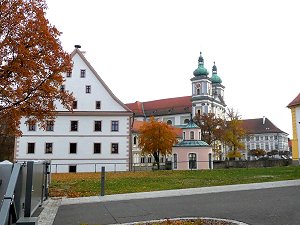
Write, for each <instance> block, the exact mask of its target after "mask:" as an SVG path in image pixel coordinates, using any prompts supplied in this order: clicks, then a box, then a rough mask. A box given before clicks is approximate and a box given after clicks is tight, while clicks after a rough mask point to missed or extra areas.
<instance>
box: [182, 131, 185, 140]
mask: <svg viewBox="0 0 300 225" xmlns="http://www.w3.org/2000/svg"><path fill="white" fill-rule="evenodd" d="M182 135H183V140H185V132H183V133H182Z"/></svg>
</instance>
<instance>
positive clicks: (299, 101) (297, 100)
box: [287, 93, 300, 108]
mask: <svg viewBox="0 0 300 225" xmlns="http://www.w3.org/2000/svg"><path fill="white" fill-rule="evenodd" d="M297 105H300V93H299V94H298V96H297V97H296V98H295V99H294V100H293V101H292V102H291V103H290V104H288V106H287V107H289V108H291V107H292V106H297Z"/></svg>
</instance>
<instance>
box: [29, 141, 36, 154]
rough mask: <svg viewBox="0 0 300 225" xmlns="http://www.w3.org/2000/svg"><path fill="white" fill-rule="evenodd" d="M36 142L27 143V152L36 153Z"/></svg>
mask: <svg viewBox="0 0 300 225" xmlns="http://www.w3.org/2000/svg"><path fill="white" fill-rule="evenodd" d="M34 149H35V143H27V153H28V154H34Z"/></svg>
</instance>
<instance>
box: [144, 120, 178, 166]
mask: <svg viewBox="0 0 300 225" xmlns="http://www.w3.org/2000/svg"><path fill="white" fill-rule="evenodd" d="M139 132H140V136H139V147H140V148H141V150H142V153H144V154H145V153H146V154H152V155H153V156H154V158H155V161H156V162H157V163H158V159H159V154H162V155H167V154H170V153H171V152H172V147H173V145H174V144H175V143H176V142H177V139H176V136H177V135H176V131H175V129H174V128H173V127H171V126H170V125H168V124H166V123H163V122H161V121H155V119H154V117H151V118H150V121H149V122H144V123H143V125H142V126H141V127H140V129H139Z"/></svg>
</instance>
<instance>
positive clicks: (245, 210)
mask: <svg viewBox="0 0 300 225" xmlns="http://www.w3.org/2000/svg"><path fill="white" fill-rule="evenodd" d="M199 216H200V217H214V218H226V219H231V220H237V221H241V222H245V223H247V224H251V225H299V224H300V186H292V187H280V188H268V189H259V190H247V191H232V192H221V193H211V194H197V195H188V196H178V197H160V198H148V199H138V200H123V201H112V202H97V203H83V204H73V205H61V206H60V207H59V208H58V211H57V214H56V217H55V220H54V223H53V224H54V225H76V224H89V225H92V224H115V223H125V222H135V221H145V220H153V219H163V218H175V217H199Z"/></svg>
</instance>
